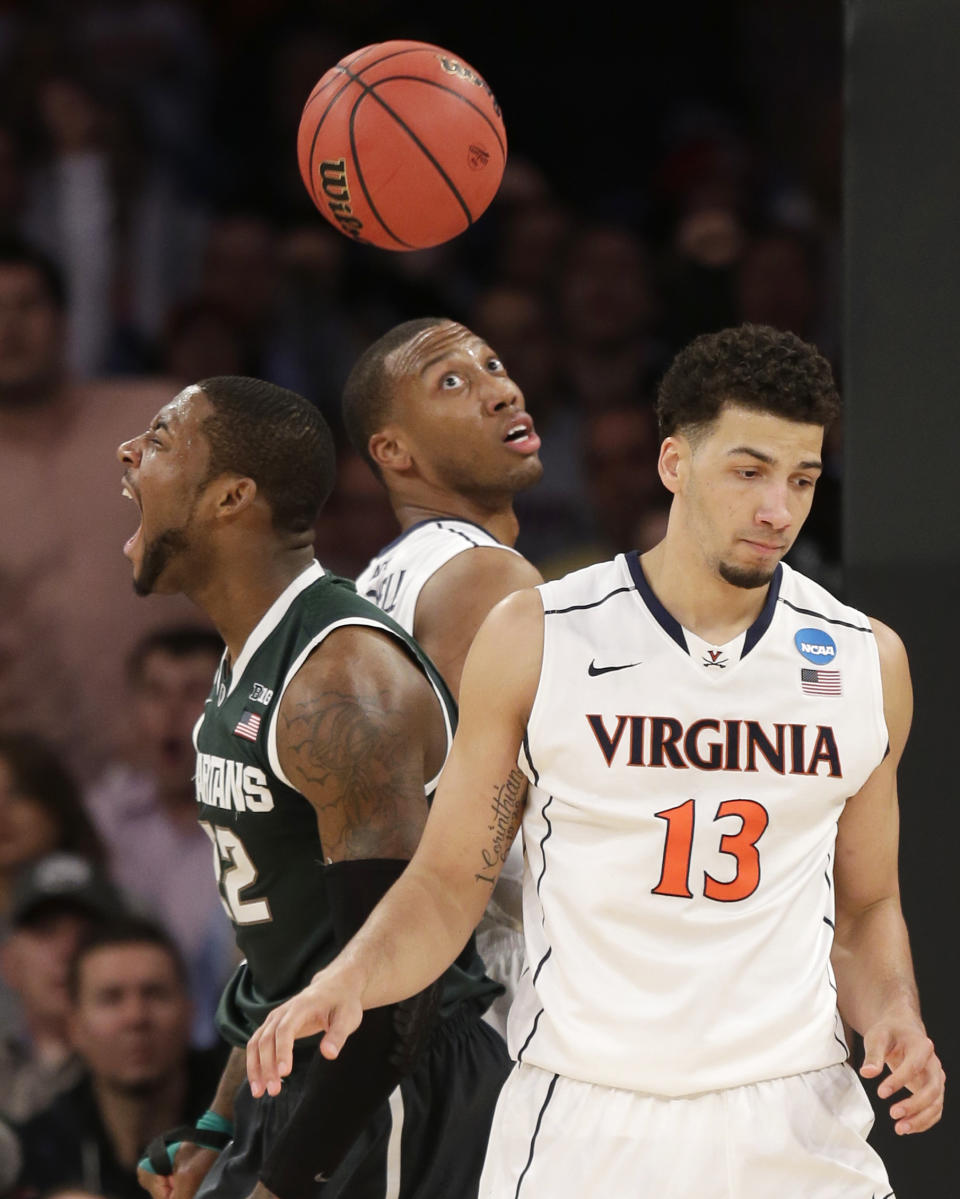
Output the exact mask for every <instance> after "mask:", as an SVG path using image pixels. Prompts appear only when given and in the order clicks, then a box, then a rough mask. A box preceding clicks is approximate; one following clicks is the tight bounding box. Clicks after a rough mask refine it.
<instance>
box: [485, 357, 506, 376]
mask: <svg viewBox="0 0 960 1199" xmlns="http://www.w3.org/2000/svg"><path fill="white" fill-rule="evenodd" d="M504 369H505V368H504V365H503V363H502V362H501V361H500V359H499V358H488V359H487V370H488V371H489V372H490V373H491V374H492V375H496V374H499V373H500V372H501V371H502V370H504Z"/></svg>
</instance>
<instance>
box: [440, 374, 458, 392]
mask: <svg viewBox="0 0 960 1199" xmlns="http://www.w3.org/2000/svg"><path fill="white" fill-rule="evenodd" d="M462 381H463V380H462V379H461V377H460V376H459V375H456V374H454V373H453V371H451V372H450V373H449V374H446V375H444V376H443V378H442V379H441V380H440V386H441V387H442V388H443V390H444V391H453V389H454V388H455V387H459V386H460V384H461V382H462Z"/></svg>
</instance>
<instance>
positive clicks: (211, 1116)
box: [196, 1108, 233, 1137]
mask: <svg viewBox="0 0 960 1199" xmlns="http://www.w3.org/2000/svg"><path fill="white" fill-rule="evenodd" d="M196 1127H197V1128H206V1129H207V1131H208V1132H225V1133H226V1134H227V1136H228V1137H232V1136H233V1121H232V1120H228V1119H227V1118H226V1116H221V1115H220V1113H219V1112H212V1111H211V1110H210V1109H209V1108H207V1110H206V1111H205V1112H204V1113H203V1115H202V1116H201V1117H200V1119H199V1120H198V1121H197V1123H196Z"/></svg>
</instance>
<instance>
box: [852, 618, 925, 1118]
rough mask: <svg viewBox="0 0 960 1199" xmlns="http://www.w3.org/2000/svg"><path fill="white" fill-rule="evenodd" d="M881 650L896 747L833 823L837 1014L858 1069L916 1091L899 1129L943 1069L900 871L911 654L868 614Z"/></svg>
mask: <svg viewBox="0 0 960 1199" xmlns="http://www.w3.org/2000/svg"><path fill="white" fill-rule="evenodd" d="M871 623H872V625H873V628H874V632H875V634H876V637H877V646H878V649H879V652H880V667H881V674H882V678H883V697H884V716H885V718H886V724H887V731H888V735H889V738H890V751H889V753H888V754H887V756H886V757H885V758H884V760H883V762H881V763H880V765H879V766H877V768H876V770H874V772H873V774H872V775H871V776H870V778H869V779H868V780H867V782H866V783H865V784H864V786H863V787H862V788H861V789H860V791H858V792H857V794H856V795H854V796H853V797H852V798H851V799H850V800H848V801H847V804H846V807H845V808H844V812H843V815H842V816H841V818H840V823H839V829H838V833H837V856H836V867H835V879H836V896H837V922H836V925H837V926H836V937H835V941H834V949H833V965H834V970H835V972H836V977H837V988H838V1006H839V1010H840V1014H841V1016H842V1017H843V1019H844V1020H845V1021H847V1022H848V1023H849V1024H850V1025H851V1026H852V1027H853V1028H854V1029H855V1030H856V1031H858V1032H859V1033H861V1034H862V1036H863V1042H864V1065H863V1067H862V1068H861V1073H862V1074H863V1076H864V1077H866V1078H876V1077H877V1076H879V1075H880V1074H881V1073H882V1071H883V1068H884V1065H887V1066H889V1068H890V1070H891V1074H890V1076H889V1077H888V1078H886V1079H884V1080H883V1082H882V1083H881V1084H880V1087H879V1090H878V1094H879V1095H880V1097H881V1098H887V1097H889V1096H891V1095H893V1094H895V1093H896V1092H898V1091H900V1090H901V1089H903V1088H904V1087H906V1088H907V1089H908V1090H910V1091H911V1092H913V1094H912V1095H910V1096H909V1097H907V1098H906V1099H902V1100H898V1101H897V1102H896V1103H895V1105H894V1106H893V1108H892V1109H891V1115H892V1116H893V1117H894V1119H895V1120H896V1121H897V1123H896V1124H895V1130H896V1131H897V1132H898V1133H901V1134H902V1133H907V1132H919V1131H922V1130H923V1129H925V1128H928V1127H930V1125H931V1124H934V1123H936V1121H937V1120H939V1118H940V1114H941V1112H942V1108H943V1087H944V1075H943V1070H942V1068H941V1065H940V1061H939V1059H938V1058H937V1056H936V1054H935V1053H934V1051H933V1042H932V1041H931V1040H930V1039H929V1037H928V1036H927V1034H926V1030H925V1028H924V1025H923V1021H922V1019H921V1016H920V1000H919V997H918V995H917V985H916V981H915V978H914V972H913V963H912V958H911V953H910V943H909V939H908V936H907V928H906V924H905V922H904V919H903V911H902V909H901V906H900V887H899V880H898V871H897V857H898V847H899V804H898V798H897V768H898V765H899V762H900V758H901V755H902V754H903V749H904V746H905V745H906V741H907V736H908V734H909V731H910V723H911V719H912V715H913V695H912V690H911V683H910V671H909V666H908V663H907V655H906V651H905V650H904V647H903V643H902V642H901V641H900V638H899V637H897V635H896V634H895V633H894V632H893V631H892V630H891V629H889V628H887V627H886V626H885V625H883V624H880V622H878V621H873V622H871Z"/></svg>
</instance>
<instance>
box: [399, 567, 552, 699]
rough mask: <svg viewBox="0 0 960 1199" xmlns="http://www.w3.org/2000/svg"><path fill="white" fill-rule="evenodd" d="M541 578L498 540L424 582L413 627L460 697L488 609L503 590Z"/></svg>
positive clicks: (508, 591)
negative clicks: (466, 665) (467, 662)
mask: <svg viewBox="0 0 960 1199" xmlns="http://www.w3.org/2000/svg"><path fill="white" fill-rule="evenodd" d="M542 581H543V580H542V579H541V577H540V573H539V571H538V570H537V569H536V568H535V567H534V566H532V565H531V564H530V563H529V562H528V561H527V560H526V558H523V557H521V555H519V554H514V553H510V552H509V551H508V550H505V549H501V548H498V547H496V546H478V547H477V548H475V549H470V550H465V551H464V552H463V553H462V554H457V556H456V557H455V558H451V559H450V561H449V562H445V563H444V564H443V566H441V567H440V569H439V570H437V571H436V572H435V573H434V574H433V575H432V577H431V578H430V579H429V580H428V581H427V582H426V584H425V585H424V587H423V590H422V591H421V592H420V596H419V598H418V600H417V610H416V614H415V616H414V623H413V631H414V635H415V636H416V638H417V640H418V641H419V642H420V644H421V645H422V646H423V648H424V649H425V650H426V651H427V653H428V654H429V655H430V657H431V658H432V659H433V661H434V662H435V663H436V665H437V668H438V669H439V670H440V673H441V674H442V675H443V677H444V678H445V679H446V681H447V685H448V686H449V687H450V689H451V691H453V693H454V695H456V696H457V697H458V698H459V692H460V679H461V675H462V673H463V665H464V661H465V659H466V655H467V651H468V650H469V649H470V646H471V644H472V642H473V639H474V636H475V635H476V632H477V630H478V629H479V627H480V625H481V624H482V622H483V620H484V618H485V617H486V616H487V615H488V613H489V612H490V610H491V609H492V608H493V607H494V606H495V605H496V604H497V603H499V602H500V600H502V599H503V598H504V597H505V596H508V595H511V594H512V593H514V592H516V591H518V590H521V589H524V588H531V587H535V586H536V585H537V584H538V583H541V582H542Z"/></svg>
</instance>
